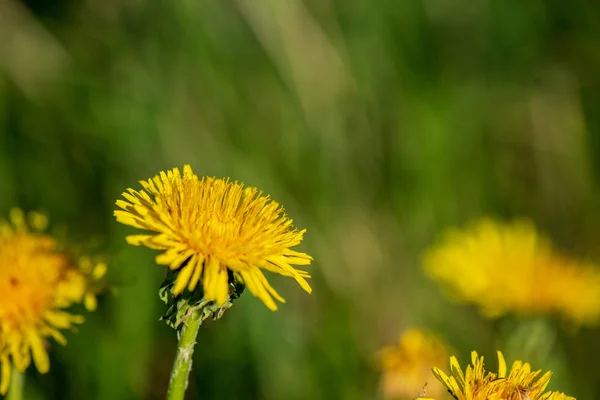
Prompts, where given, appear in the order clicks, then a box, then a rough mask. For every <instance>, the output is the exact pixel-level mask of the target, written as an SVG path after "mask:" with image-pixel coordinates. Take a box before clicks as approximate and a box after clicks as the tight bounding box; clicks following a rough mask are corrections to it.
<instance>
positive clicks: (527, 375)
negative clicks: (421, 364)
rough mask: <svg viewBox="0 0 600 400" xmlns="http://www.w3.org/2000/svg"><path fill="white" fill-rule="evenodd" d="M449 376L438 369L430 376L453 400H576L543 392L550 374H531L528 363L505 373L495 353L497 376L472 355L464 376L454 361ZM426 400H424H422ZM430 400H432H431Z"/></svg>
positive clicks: (562, 394)
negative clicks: (442, 385)
mask: <svg viewBox="0 0 600 400" xmlns="http://www.w3.org/2000/svg"><path fill="white" fill-rule="evenodd" d="M450 371H451V375H450V376H448V375H446V374H445V373H444V372H443V371H442V370H440V369H439V368H434V369H433V373H434V375H435V376H436V377H437V378H438V380H439V381H440V382H442V384H444V386H446V388H447V389H448V392H450V394H451V395H452V397H454V399H456V400H575V398H574V397H570V396H567V395H565V394H564V393H558V392H550V391H548V392H547V391H545V390H546V387H547V386H548V383H549V382H550V378H551V376H552V372H550V371H548V372H546V373H544V374H542V371H541V370H537V371H532V370H531V366H530V365H529V363H524V362H523V361H519V360H517V361H515V362H514V363H513V365H512V367H511V369H510V371H508V373H507V368H506V361H505V360H504V356H503V355H502V353H501V352H500V351H498V373H494V372H488V371H486V370H485V368H484V364H483V357H479V356H478V355H477V352H475V351H473V352H472V353H471V365H468V366H467V368H466V370H465V372H463V370H462V368H461V367H460V364H459V363H458V360H457V359H456V357H454V356H453V357H451V358H450ZM423 400H426V399H423ZM430 400H432V399H430Z"/></svg>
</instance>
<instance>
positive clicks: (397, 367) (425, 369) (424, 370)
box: [379, 329, 449, 399]
mask: <svg viewBox="0 0 600 400" xmlns="http://www.w3.org/2000/svg"><path fill="white" fill-rule="evenodd" d="M448 356H449V354H448V350H447V348H446V345H445V344H444V343H443V342H442V341H441V340H440V339H439V338H438V337H437V336H436V335H434V334H432V333H429V332H425V331H423V330H420V329H409V330H406V331H405V332H403V333H402V335H401V336H400V340H399V342H398V344H396V345H394V346H390V347H386V348H384V349H383V350H382V351H381V352H380V354H379V362H380V367H381V370H382V375H381V381H380V391H381V393H382V395H383V397H384V398H386V399H396V398H408V399H413V398H414V397H415V396H417V395H418V394H419V393H422V392H423V393H425V392H426V393H427V394H429V395H431V396H434V397H435V396H439V395H441V394H443V393H445V392H446V389H445V388H444V387H443V386H442V385H441V384H439V383H438V382H437V381H436V380H435V379H432V378H433V377H434V376H433V374H432V372H431V369H432V368H433V367H434V366H436V365H441V364H442V363H444V362H446V360H447V359H448Z"/></svg>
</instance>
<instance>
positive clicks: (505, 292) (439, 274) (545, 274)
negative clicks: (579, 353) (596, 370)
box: [424, 219, 600, 324]
mask: <svg viewBox="0 0 600 400" xmlns="http://www.w3.org/2000/svg"><path fill="white" fill-rule="evenodd" d="M424 267H425V270H426V271H427V273H428V274H429V275H430V276H431V277H432V278H433V279H435V280H437V281H439V282H441V283H443V284H444V285H445V286H446V287H447V288H448V289H449V290H450V294H451V295H452V296H454V297H455V298H456V299H457V300H459V301H463V302H469V303H474V304H476V305H478V306H479V307H480V308H481V310H482V312H483V313H484V314H485V315H486V316H488V317H499V316H502V315H504V314H507V313H511V312H513V313H516V314H519V315H549V314H558V315H560V316H562V317H564V318H565V319H567V320H570V321H572V322H574V323H576V324H581V323H593V322H595V321H597V319H598V316H599V314H600V272H599V271H598V268H597V267H596V266H595V265H592V264H591V263H589V262H578V261H575V260H571V259H567V258H566V257H564V256H562V255H560V254H558V253H557V252H556V251H555V250H553V249H552V247H551V245H550V244H549V243H548V242H547V241H546V240H545V239H544V238H542V237H540V235H539V234H538V232H537V231H536V229H535V227H534V226H533V225H532V224H531V223H529V222H525V221H519V222H513V223H501V222H495V221H492V220H489V219H483V220H481V221H478V222H476V223H475V224H474V225H473V226H471V227H470V228H468V229H465V230H457V229H454V230H451V231H449V232H448V233H447V235H446V236H445V238H444V240H443V241H442V242H441V243H439V244H437V245H436V246H434V247H433V248H432V249H430V250H429V251H428V252H427V253H426V254H425V257H424Z"/></svg>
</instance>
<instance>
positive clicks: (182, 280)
mask: <svg viewBox="0 0 600 400" xmlns="http://www.w3.org/2000/svg"><path fill="white" fill-rule="evenodd" d="M191 261H192V260H190V262H188V263H187V265H186V266H185V267H183V268H182V269H181V271H179V273H178V274H177V280H176V281H175V286H174V287H173V294H174V295H175V296H177V295H178V294H180V293H181V292H183V289H185V287H186V286H187V285H188V283H189V281H190V277H191V276H192V272H194V268H195V267H196V263H193V262H191Z"/></svg>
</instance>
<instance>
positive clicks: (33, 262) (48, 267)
mask: <svg viewBox="0 0 600 400" xmlns="http://www.w3.org/2000/svg"><path fill="white" fill-rule="evenodd" d="M46 225H47V218H46V217H45V216H43V215H42V214H39V213H29V214H28V215H25V213H23V211H21V210H19V209H13V210H12V211H11V214H10V222H6V221H0V293H1V295H0V367H1V368H0V373H1V374H0V375H1V376H0V394H5V393H6V392H7V390H8V386H9V382H10V374H11V368H12V366H14V367H15V368H16V369H17V370H18V371H21V372H22V371H24V370H25V369H26V368H27V367H28V366H29V364H30V363H31V359H32V358H33V362H34V364H35V366H36V368H37V369H38V370H39V371H40V372H41V373H46V372H48V370H49V368H50V362H49V358H48V353H47V350H46V345H45V343H46V339H47V338H50V337H51V338H53V339H55V340H56V341H57V342H59V343H60V344H65V343H66V340H65V337H64V336H63V334H62V333H61V332H60V330H63V329H72V328H73V325H74V324H79V323H82V322H83V317H82V316H80V315H73V314H70V313H68V312H67V311H66V309H67V308H68V307H70V306H71V305H73V304H75V303H81V302H82V301H83V299H84V297H85V296H86V294H87V285H88V284H87V281H88V277H87V276H86V274H85V273H84V272H83V271H82V270H81V269H80V268H79V267H78V265H77V263H76V262H74V260H73V259H72V258H71V257H69V256H68V255H66V254H65V253H63V252H62V251H60V249H59V248H60V246H59V243H58V242H57V241H56V239H54V238H53V237H51V236H49V235H48V234H45V233H43V231H44V229H45V228H46Z"/></svg>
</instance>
